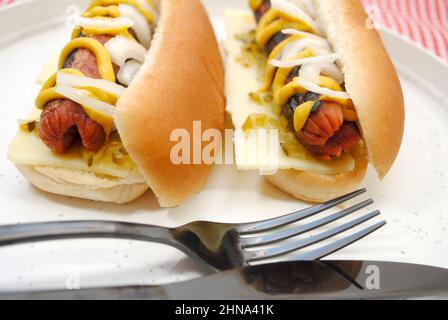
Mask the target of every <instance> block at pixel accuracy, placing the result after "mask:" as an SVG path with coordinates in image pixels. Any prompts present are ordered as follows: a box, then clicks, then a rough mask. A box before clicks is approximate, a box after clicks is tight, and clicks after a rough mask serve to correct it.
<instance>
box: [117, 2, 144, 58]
mask: <svg viewBox="0 0 448 320" xmlns="http://www.w3.org/2000/svg"><path fill="white" fill-rule="evenodd" d="M118 10H119V11H120V15H121V16H122V17H127V18H129V19H131V20H132V21H133V22H134V26H133V27H132V29H133V30H134V31H135V34H136V35H137V38H138V41H140V43H141V44H142V45H143V46H144V47H145V48H146V49H149V45H150V44H151V38H152V35H151V27H150V26H149V23H148V20H146V18H145V16H143V15H142V14H141V13H140V12H138V10H137V9H135V8H134V7H133V6H131V5H128V4H120V5H119V6H118Z"/></svg>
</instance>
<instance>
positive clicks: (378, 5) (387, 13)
mask: <svg viewBox="0 0 448 320" xmlns="http://www.w3.org/2000/svg"><path fill="white" fill-rule="evenodd" d="M19 1H22V0H0V6H2V5H8V4H11V3H13V2H19ZM223 1H224V0H223ZM241 1H246V0H241ZM328 1H335V0H328ZM336 1H337V0H336ZM361 1H362V2H363V4H364V6H365V7H366V10H367V12H368V13H369V15H370V16H371V17H372V18H373V20H374V21H375V22H377V23H379V24H380V25H382V26H384V27H386V28H389V29H393V30H395V31H397V32H398V33H400V34H402V35H404V36H406V37H408V38H409V39H411V40H413V41H415V42H418V43H420V44H421V45H423V46H424V47H425V48H427V49H429V50H431V51H433V52H434V53H435V54H436V55H438V56H440V57H441V58H443V59H445V60H447V61H448V0H361Z"/></svg>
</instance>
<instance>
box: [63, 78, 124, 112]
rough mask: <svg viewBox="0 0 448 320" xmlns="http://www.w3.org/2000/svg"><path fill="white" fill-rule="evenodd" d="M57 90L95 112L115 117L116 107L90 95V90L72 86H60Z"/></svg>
mask: <svg viewBox="0 0 448 320" xmlns="http://www.w3.org/2000/svg"><path fill="white" fill-rule="evenodd" d="M55 91H56V92H57V93H59V94H61V95H63V96H64V97H66V98H67V99H70V100H72V101H73V102H76V103H79V104H80V105H82V106H85V107H87V108H90V109H92V110H94V111H95V112H97V113H99V114H101V115H104V116H106V117H109V118H113V116H114V113H115V110H116V109H115V107H114V106H113V105H111V104H108V103H105V102H103V101H100V100H98V99H95V98H92V97H91V96H89V93H88V91H85V90H81V89H76V88H73V87H70V86H58V87H56V89H55Z"/></svg>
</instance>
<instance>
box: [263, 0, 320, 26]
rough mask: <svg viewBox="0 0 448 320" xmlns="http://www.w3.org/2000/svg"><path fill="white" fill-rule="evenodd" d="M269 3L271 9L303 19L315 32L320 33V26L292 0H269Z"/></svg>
mask: <svg viewBox="0 0 448 320" xmlns="http://www.w3.org/2000/svg"><path fill="white" fill-rule="evenodd" d="M271 5H272V9H276V10H278V11H281V12H283V13H285V14H287V15H289V16H291V17H293V18H296V19H298V20H300V21H303V22H305V23H306V24H307V25H309V26H310V27H311V28H313V30H314V31H316V32H317V33H321V28H320V27H319V26H318V24H317V23H316V22H315V21H314V20H313V19H312V18H311V17H310V16H309V15H308V14H307V13H306V12H305V11H304V10H302V9H301V8H300V7H298V6H296V5H295V4H293V3H292V2H289V1H287V0H271Z"/></svg>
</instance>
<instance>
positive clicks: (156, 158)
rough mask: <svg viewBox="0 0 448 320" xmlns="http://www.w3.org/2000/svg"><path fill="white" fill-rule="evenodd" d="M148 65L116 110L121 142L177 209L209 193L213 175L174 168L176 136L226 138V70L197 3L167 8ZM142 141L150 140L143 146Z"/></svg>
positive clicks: (171, 2)
mask: <svg viewBox="0 0 448 320" xmlns="http://www.w3.org/2000/svg"><path fill="white" fill-rule="evenodd" d="M161 12H162V16H161V20H160V22H159V27H158V30H157V33H156V35H155V37H154V39H153V42H152V46H151V49H150V51H149V54H148V59H147V63H146V64H145V65H144V66H143V67H142V70H141V71H140V73H139V74H138V75H137V77H136V79H135V82H134V83H133V84H132V86H130V87H129V88H128V90H127V91H126V92H125V94H124V95H123V96H122V97H121V99H120V101H119V102H118V113H117V115H116V118H115V120H116V125H117V128H118V131H119V132H120V135H121V137H122V141H123V143H124V145H125V147H126V149H127V150H128V152H129V153H130V155H131V157H132V158H133V159H134V161H135V162H136V163H137V165H138V167H139V168H140V170H141V172H142V173H143V175H144V176H145V178H146V179H147V181H148V185H149V186H150V187H151V189H152V190H153V191H154V193H155V194H156V196H157V197H158V199H159V201H160V203H161V205H162V206H168V207H170V206H175V205H177V204H179V203H180V202H182V201H183V200H185V199H187V198H188V197H189V196H191V195H192V194H194V193H197V192H199V191H200V190H202V188H203V187H204V184H205V182H206V180H207V177H208V175H209V173H210V169H211V167H210V166H208V165H205V164H200V165H193V164H191V165H181V166H176V165H174V164H173V163H172V161H171V159H170V152H171V149H172V147H173V146H174V144H175V143H174V142H170V135H171V133H172V131H173V130H174V129H178V128H183V129H187V130H188V131H189V132H190V136H191V137H193V121H201V127H202V130H203V131H204V130H207V129H210V128H214V129H219V130H221V131H222V130H224V121H225V99H224V67H223V65H222V59H221V55H220V52H219V49H218V46H217V42H216V39H215V36H214V33H213V30H212V27H211V25H210V22H209V19H208V17H207V14H206V12H205V10H204V8H203V7H202V5H201V4H200V1H198V0H194V1H191V0H166V1H162V8H161ZM142 137H144V138H142Z"/></svg>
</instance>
